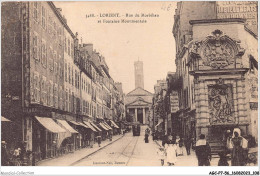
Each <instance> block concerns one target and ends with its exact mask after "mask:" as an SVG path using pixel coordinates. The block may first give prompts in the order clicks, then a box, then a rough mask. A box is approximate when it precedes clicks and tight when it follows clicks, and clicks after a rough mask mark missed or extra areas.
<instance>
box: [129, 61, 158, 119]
mask: <svg viewBox="0 0 260 176" xmlns="http://www.w3.org/2000/svg"><path fill="white" fill-rule="evenodd" d="M134 67H135V89H134V90H132V91H130V92H129V93H128V94H127V95H126V97H125V106H126V118H127V121H129V122H140V123H141V124H149V121H150V119H151V114H152V113H151V106H152V100H153V94H152V93H150V92H149V91H147V90H145V89H144V74H143V62H142V61H136V62H135V63H134Z"/></svg>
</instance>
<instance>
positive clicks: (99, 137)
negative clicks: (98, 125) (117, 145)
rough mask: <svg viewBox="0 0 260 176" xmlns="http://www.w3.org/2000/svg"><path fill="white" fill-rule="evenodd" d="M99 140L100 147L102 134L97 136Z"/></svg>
mask: <svg viewBox="0 0 260 176" xmlns="http://www.w3.org/2000/svg"><path fill="white" fill-rule="evenodd" d="M97 142H98V146H99V147H100V144H101V136H100V135H98V136H97Z"/></svg>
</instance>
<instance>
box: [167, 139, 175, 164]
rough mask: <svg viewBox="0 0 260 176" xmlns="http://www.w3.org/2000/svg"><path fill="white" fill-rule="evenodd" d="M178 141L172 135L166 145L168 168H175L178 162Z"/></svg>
mask: <svg viewBox="0 0 260 176" xmlns="http://www.w3.org/2000/svg"><path fill="white" fill-rule="evenodd" d="M175 141H176V140H173V137H172V136H171V135H170V136H169V138H168V141H167V142H166V144H165V151H166V160H167V163H168V166H173V165H175V164H176V162H177V145H176V142H175Z"/></svg>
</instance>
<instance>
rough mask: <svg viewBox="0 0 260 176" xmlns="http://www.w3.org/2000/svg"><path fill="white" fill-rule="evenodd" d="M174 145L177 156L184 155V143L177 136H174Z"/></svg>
mask: <svg viewBox="0 0 260 176" xmlns="http://www.w3.org/2000/svg"><path fill="white" fill-rule="evenodd" d="M176 145H177V155H178V156H183V155H184V142H183V139H182V138H180V137H179V136H176Z"/></svg>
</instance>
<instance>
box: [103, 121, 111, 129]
mask: <svg viewBox="0 0 260 176" xmlns="http://www.w3.org/2000/svg"><path fill="white" fill-rule="evenodd" d="M103 123H104V125H105V126H106V127H107V128H108V129H110V130H113V128H111V127H110V126H109V125H108V124H107V122H103Z"/></svg>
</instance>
